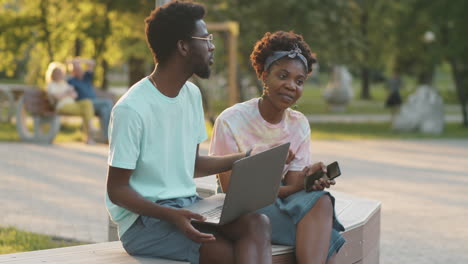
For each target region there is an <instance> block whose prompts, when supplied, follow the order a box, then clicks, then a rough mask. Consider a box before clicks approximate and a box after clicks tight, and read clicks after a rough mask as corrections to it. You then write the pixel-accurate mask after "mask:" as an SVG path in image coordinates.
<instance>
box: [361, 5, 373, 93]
mask: <svg viewBox="0 0 468 264" xmlns="http://www.w3.org/2000/svg"><path fill="white" fill-rule="evenodd" d="M365 5H366V4H365V3H363V4H362V9H363V13H362V14H361V34H362V39H363V43H364V50H363V61H362V67H361V99H365V100H370V99H371V95H370V74H369V66H368V63H369V48H370V47H369V40H368V35H369V34H368V30H367V26H368V24H369V14H368V12H367V9H366V7H365Z"/></svg>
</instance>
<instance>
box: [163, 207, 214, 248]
mask: <svg viewBox="0 0 468 264" xmlns="http://www.w3.org/2000/svg"><path fill="white" fill-rule="evenodd" d="M192 219H195V220H198V221H205V217H203V216H202V215H200V214H197V213H194V212H192V211H189V210H186V209H173V208H170V211H169V214H168V216H167V220H168V221H169V222H170V223H172V224H174V225H175V226H176V227H177V228H178V229H179V230H180V231H181V232H182V233H183V234H184V235H185V236H187V237H188V238H190V239H191V240H193V241H195V242H197V243H206V242H211V241H215V240H216V238H215V236H214V235H213V234H207V233H202V232H200V231H198V230H197V229H196V228H195V227H193V225H192V223H191V220H192Z"/></svg>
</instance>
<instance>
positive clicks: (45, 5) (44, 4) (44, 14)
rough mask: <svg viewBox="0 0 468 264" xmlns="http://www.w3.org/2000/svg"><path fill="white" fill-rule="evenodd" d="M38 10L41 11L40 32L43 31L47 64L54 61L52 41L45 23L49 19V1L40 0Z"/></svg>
mask: <svg viewBox="0 0 468 264" xmlns="http://www.w3.org/2000/svg"><path fill="white" fill-rule="evenodd" d="M39 9H40V11H41V17H40V21H41V24H42V25H41V27H42V31H43V34H44V39H43V40H44V42H45V45H46V47H47V55H48V56H49V62H52V61H54V53H53V51H52V41H51V39H50V38H51V37H50V35H51V34H50V31H49V26H48V22H47V19H48V18H49V12H48V9H49V1H48V0H41V3H40V5H39Z"/></svg>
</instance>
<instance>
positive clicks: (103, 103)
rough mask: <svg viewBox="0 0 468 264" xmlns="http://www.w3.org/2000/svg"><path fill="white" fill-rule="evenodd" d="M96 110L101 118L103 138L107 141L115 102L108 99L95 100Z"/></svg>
mask: <svg viewBox="0 0 468 264" xmlns="http://www.w3.org/2000/svg"><path fill="white" fill-rule="evenodd" d="M93 106H94V110H95V111H96V113H97V115H98V116H99V123H100V125H101V131H102V137H103V139H104V140H107V138H108V135H107V129H108V127H109V120H110V114H111V111H112V106H113V102H112V100H110V99H108V98H94V99H93Z"/></svg>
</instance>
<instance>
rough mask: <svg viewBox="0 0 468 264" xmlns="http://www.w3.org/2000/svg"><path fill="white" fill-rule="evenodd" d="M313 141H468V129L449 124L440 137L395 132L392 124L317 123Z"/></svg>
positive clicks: (313, 130)
mask: <svg viewBox="0 0 468 264" xmlns="http://www.w3.org/2000/svg"><path fill="white" fill-rule="evenodd" d="M311 130H312V139H338V140H353V139H423V138H425V139H448V138H460V139H468V128H467V127H462V126H461V124H458V123H448V124H446V126H445V130H444V132H443V133H442V134H440V135H430V134H423V133H419V132H395V131H392V130H391V127H390V123H316V124H311Z"/></svg>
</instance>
